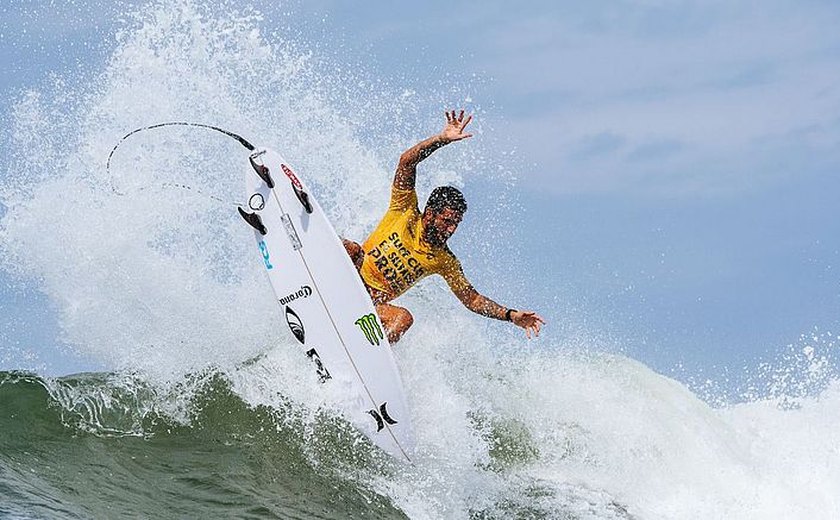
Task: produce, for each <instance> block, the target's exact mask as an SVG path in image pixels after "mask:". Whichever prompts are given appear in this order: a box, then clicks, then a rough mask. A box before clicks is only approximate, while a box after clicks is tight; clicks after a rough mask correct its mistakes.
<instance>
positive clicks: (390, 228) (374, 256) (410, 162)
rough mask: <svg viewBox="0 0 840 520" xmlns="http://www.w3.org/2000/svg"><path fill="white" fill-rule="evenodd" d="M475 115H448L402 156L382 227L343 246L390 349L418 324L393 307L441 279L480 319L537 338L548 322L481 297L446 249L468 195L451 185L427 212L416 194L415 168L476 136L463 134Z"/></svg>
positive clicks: (439, 192)
mask: <svg viewBox="0 0 840 520" xmlns="http://www.w3.org/2000/svg"><path fill="white" fill-rule="evenodd" d="M470 121H472V116H471V115H470V116H467V117H466V119H465V118H464V111H463V110H461V112H460V113H459V114H457V115H456V114H455V111H454V110H453V111H451V112H447V113H446V126H444V128H443V130H442V131H441V132H440V133H439V134H437V135H434V136H432V137H429V138H428V139H426V140H424V141H421V142H419V143H417V144H416V145H414V146H412V147H411V148H409V149H408V150H406V151H405V152H403V154H402V155H401V156H400V162H399V165H398V166H397V171H396V175H394V183H393V185H392V186H391V202H390V204H389V206H388V211H387V212H386V213H385V216H384V217H382V220H381V221H380V222H379V225H378V226H377V227H376V229H375V230H374V231H373V233H371V235H370V236H369V237H368V239H367V240H366V241H365V243H364V244H363V245H361V246H360V245H359V244H357V243H356V242H353V241H350V240H344V247H345V248H346V249H347V253H348V254H349V255H350V258H352V259H353V263H354V264H355V265H356V267H357V268H358V269H359V274H360V276H361V278H362V281H363V282H364V284H365V287H366V288H367V290H368V293H369V294H370V297H371V299H372V300H373V304H374V306H375V307H376V312H377V313H378V314H379V319H380V320H381V321H382V325H383V326H384V327H385V330H386V332H387V334H388V341H390V342H391V343H392V344H393V343H396V342H397V341H399V339H400V338H401V337H402V335H403V334H404V333H405V332H406V331H407V330H408V329H409V327H411V325H412V324H413V323H414V318H413V317H412V315H411V313H410V312H409V311H408V309H405V308H403V307H399V306H397V305H393V304H391V303H389V302H390V301H391V300H393V299H395V298H397V297H398V296H400V295H401V294H403V293H404V292H405V291H407V290H408V289H409V288H410V287H412V286H413V285H414V284H416V283H417V282H418V281H419V280H421V279H422V278H424V277H426V276H428V275H430V274H438V275H440V276H442V277H443V278H444V280H446V283H447V284H448V285H449V288H450V289H451V290H452V292H453V293H454V294H455V296H456V297H457V298H458V300H460V301H461V303H463V304H464V306H465V307H466V308H467V309H469V310H471V311H473V312H475V313H477V314H480V315H482V316H487V317H488V318H495V319H497V320H502V321H510V322H512V323H513V324H514V325H516V326H518V327H521V328H523V329H525V335H526V336H527V337H528V338H530V337H531V336H532V335H534V336H539V333H540V327H541V326H542V325H544V324H545V321H544V320H543V319H542V318H541V317H540V316H539V315H538V314H536V313H534V312H531V311H519V310H516V309H512V308H510V307H504V306H502V305H499V304H498V303H496V302H494V301H493V300H491V299H490V298H488V297H486V296H484V295H482V294H480V293H479V292H478V291H477V290H475V288H474V287H473V286H472V284H471V283H470V282H469V281H468V280H467V278H466V276H465V275H464V271H463V269H462V268H461V263H460V262H459V261H458V259H457V258H456V257H455V255H454V254H453V253H452V251H451V250H450V249H449V247H448V246H447V244H446V242H447V240H449V237H451V236H452V234H453V233H455V230H456V229H457V228H458V224H460V223H461V220H462V219H463V218H464V213H465V212H466V211H467V203H466V200H465V199H464V195H463V194H462V193H461V192H460V191H459V190H458V189H457V188H453V187H452V186H439V187H437V188H435V189H434V190H433V191H432V193H431V195H430V196H429V199H428V201H427V202H426V207H425V208H424V209H423V212H422V213H421V212H420V209H419V206H418V202H417V192H416V191H415V179H416V176H417V165H418V164H419V163H420V162H421V161H423V160H424V159H425V158H427V157H428V156H429V155H431V154H432V153H433V152H434V151H435V150H437V149H438V148H440V147H442V146H445V145H447V144H449V143H454V142H455V141H461V140H463V139H467V138H469V137H472V134H469V133H465V132H464V129H465V128H466V127H467V125H468V124H469V123H470Z"/></svg>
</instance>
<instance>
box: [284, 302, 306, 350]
mask: <svg viewBox="0 0 840 520" xmlns="http://www.w3.org/2000/svg"><path fill="white" fill-rule="evenodd" d="M286 323H288V324H289V330H291V331H292V334H294V336H295V337H296V338H297V340H298V341H300V342H301V344H303V343H306V341H305V340H306V331H305V330H304V329H303V322H302V321H301V320H300V317H299V316H298V315H297V314H296V313H295V311H293V310H292V309H291V307H286Z"/></svg>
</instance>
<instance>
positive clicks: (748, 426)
mask: <svg viewBox="0 0 840 520" xmlns="http://www.w3.org/2000/svg"><path fill="white" fill-rule="evenodd" d="M243 12H245V14H242V13H243ZM126 19H127V21H126V23H125V27H124V28H122V29H121V30H120V31H119V33H118V34H115V35H107V36H108V37H111V36H113V41H114V49H113V52H112V54H111V56H110V58H109V59H108V61H107V62H106V63H104V64H103V68H102V70H101V71H98V72H95V73H91V74H92V77H89V78H74V80H75V81H74V82H73V85H78V87H73V88H68V87H67V85H66V84H65V83H63V82H61V81H58V82H56V83H55V84H50V85H45V86H42V87H41V88H40V89H32V90H30V91H28V92H25V93H23V94H21V96H20V97H19V98H18V99H16V101H15V104H14V107H13V116H12V120H11V121H10V128H11V129H12V131H11V132H10V134H9V136H10V137H9V142H8V149H6V150H4V151H5V152H7V153H5V154H4V160H5V162H6V164H5V170H6V175H4V176H3V177H2V181H0V182H1V183H0V203H2V205H3V206H4V207H5V209H6V211H5V213H4V214H3V215H2V219H0V267H2V268H3V269H4V271H6V272H7V273H9V274H11V275H14V276H16V277H18V278H19V279H20V280H22V282H21V283H23V284H25V285H26V286H27V288H28V289H30V290H37V291H39V292H41V293H42V294H43V295H44V296H45V297H46V298H47V299H48V300H49V302H50V303H51V305H53V306H54V307H55V312H56V314H57V320H58V324H59V327H60V329H61V334H62V340H63V341H66V343H67V344H69V345H71V346H72V348H73V349H75V350H76V351H78V352H79V353H80V354H81V355H83V356H85V357H87V358H89V359H93V360H96V362H97V363H100V364H101V366H104V367H108V369H109V370H110V371H109V372H103V373H96V374H82V375H76V376H68V377H63V378H47V377H44V376H41V375H36V374H27V373H20V372H6V373H2V374H1V375H0V448H2V449H0V495H3V496H4V497H10V498H9V499H8V500H4V501H3V502H2V504H0V515H5V516H10V517H18V518H44V517H47V518H87V517H120V516H128V517H131V516H149V517H173V516H174V517H185V516H199V515H204V516H208V517H242V518H272V517H278V518H349V517H354V518H404V517H408V518H413V519H425V518H452V519H482V520H483V519H495V518H569V519H578V518H579V519H591V518H599V519H628V518H697V517H700V518H744V519H749V518H809V519H810V518H834V517H838V516H840V503H838V502H837V500H836V498H834V497H835V495H836V493H835V492H834V491H835V490H836V489H837V488H838V487H840V474H838V473H837V469H836V468H838V467H840V464H837V462H838V454H837V450H836V446H838V445H840V438H838V435H840V434H838V430H837V428H836V426H835V425H836V424H837V422H838V420H840V417H838V410H840V406H838V404H840V383H838V380H837V377H836V374H833V373H830V372H823V375H822V376H821V377H822V379H821V380H820V386H819V389H817V390H816V391H811V390H809V391H808V392H804V393H801V394H796V395H794V396H793V398H792V399H787V400H786V401H785V402H784V404H783V406H780V405H779V400H778V399H775V398H774V399H765V398H764V397H762V396H760V395H759V396H755V397H754V398H752V399H751V400H750V401H749V402H746V403H743V404H739V405H734V406H725V407H717V408H713V407H710V406H709V405H708V404H707V402H706V401H704V400H701V399H699V398H698V397H697V396H696V395H695V394H694V393H692V392H691V391H689V390H688V389H687V388H686V387H684V386H683V385H681V384H679V383H678V382H676V381H674V380H672V379H669V378H666V377H663V376H661V375H659V374H656V373H654V372H652V371H651V370H649V369H648V368H647V367H645V366H643V365H641V364H639V363H636V362H634V361H632V360H629V359H627V358H625V357H622V356H620V355H609V354H605V353H600V352H598V351H597V349H594V348H592V346H591V345H590V344H589V343H588V342H587V341H586V339H585V338H551V337H550V336H549V337H547V338H543V339H542V340H541V343H539V344H538V345H537V346H536V347H534V346H531V347H527V348H526V347H524V346H523V345H522V342H521V339H520V338H518V337H514V336H513V335H511V334H510V331H509V330H507V329H502V328H499V326H498V324H495V323H488V322H486V321H482V320H479V319H476V318H473V317H472V316H469V315H467V312H466V311H464V310H463V309H461V308H460V307H459V306H458V303H457V302H454V301H453V299H452V298H451V296H450V295H449V294H448V292H447V290H446V288H445V287H444V286H443V285H442V284H441V283H440V282H439V281H437V280H429V281H428V283H425V284H423V285H422V286H421V287H418V288H417V289H416V290H413V291H412V292H411V293H410V294H407V295H406V296H405V297H403V299H402V300H401V302H402V303H403V304H404V305H406V306H407V307H409V308H410V309H411V310H412V312H413V313H414V316H415V325H414V327H413V328H412V330H411V331H410V333H409V334H408V335H407V336H406V337H405V338H404V339H403V340H402V341H401V342H400V344H399V345H398V347H396V350H395V354H396V357H397V362H398V365H399V369H400V371H401V374H402V376H403V379H404V382H405V386H406V392H407V395H408V398H409V407H410V409H411V413H412V415H413V416H412V423H413V424H414V425H416V429H417V440H418V453H417V455H416V463H415V464H414V465H411V466H403V465H400V464H398V463H396V462H395V461H393V460H391V459H389V458H388V457H387V456H386V455H384V454H382V453H381V452H379V451H378V450H376V449H375V448H373V447H372V446H371V445H370V444H369V443H368V441H367V440H366V439H365V438H364V437H363V436H361V435H360V434H359V433H358V432H356V431H355V430H354V429H353V428H352V427H350V426H349V425H348V423H347V422H346V421H344V420H343V419H342V415H341V409H342V398H343V396H342V395H340V393H339V390H338V389H336V388H333V387H331V386H330V385H322V384H320V383H319V381H318V378H317V375H316V374H315V373H314V371H313V370H312V369H311V366H310V365H309V361H308V360H307V359H306V357H305V356H304V355H303V354H302V353H301V352H300V351H299V350H298V348H297V347H296V345H295V343H294V341H293V340H291V339H289V338H288V337H287V336H288V335H287V334H286V333H285V330H284V326H283V324H282V323H281V322H280V318H279V313H277V312H276V305H275V301H274V297H273V295H272V294H271V289H270V287H269V285H268V283H267V282H266V280H265V278H264V273H263V272H262V269H261V264H260V263H259V259H258V258H257V255H255V254H254V251H253V237H252V236H251V232H250V231H249V230H248V229H247V228H246V227H245V226H244V225H243V224H242V223H241V222H240V221H239V217H238V216H237V215H236V212H235V211H234V210H233V206H232V204H230V203H228V202H226V203H219V202H218V200H216V199H221V200H223V201H229V202H235V201H236V200H237V198H238V197H239V196H240V195H241V193H242V179H241V175H242V173H243V169H245V168H247V164H244V163H243V161H241V160H240V159H239V158H237V156H236V155H235V153H234V152H232V150H233V149H234V147H235V146H234V145H231V146H233V147H232V148H228V147H227V146H228V143H227V141H226V140H224V139H221V140H217V139H215V137H212V136H209V135H206V134H197V133H195V132H192V131H188V130H175V131H171V132H169V131H167V132H163V131H161V132H160V133H151V132H150V133H146V134H143V136H142V137H141V136H137V137H136V138H134V140H132V141H130V142H126V143H125V144H124V146H123V147H121V149H120V151H119V156H115V158H114V161H113V162H112V172H113V174H112V175H110V176H109V175H108V174H107V173H106V171H105V168H104V161H105V158H106V157H107V154H108V151H109V150H110V149H111V147H112V146H113V144H114V143H115V142H116V140H117V139H119V138H120V137H121V136H123V135H125V133H127V132H128V131H130V130H132V129H134V128H137V127H141V126H144V125H147V124H153V123H157V122H161V121H169V120H192V121H198V122H204V123H210V124H213V123H215V124H222V123H224V126H225V127H228V128H231V129H235V130H237V132H238V133H241V134H242V135H243V136H246V137H248V138H249V139H250V140H252V141H258V142H261V143H265V144H269V145H272V146H276V147H278V148H279V149H281V150H283V152H284V155H285V156H287V157H288V158H290V160H293V162H294V163H295V165H296V167H297V168H298V169H299V170H300V171H302V172H306V175H307V179H311V182H312V185H313V188H314V191H316V193H317V195H318V197H319V199H320V200H321V202H322V205H323V206H324V207H325V208H328V211H329V212H330V215H329V216H330V219H331V220H332V222H333V223H334V225H335V227H336V229H338V230H339V231H340V233H341V234H343V235H345V236H348V237H354V238H359V237H362V235H363V234H364V232H365V231H366V230H370V229H371V228H372V226H373V224H374V223H375V222H376V220H377V219H378V218H379V217H380V216H381V211H382V209H383V208H385V207H386V205H387V197H388V186H389V181H390V178H391V175H392V167H393V164H392V163H393V161H394V159H395V157H396V156H397V154H398V153H399V152H400V151H401V149H402V148H403V147H404V146H405V143H410V142H413V141H414V140H416V139H417V135H418V132H419V131H420V130H419V129H423V128H426V129H428V128H435V127H437V126H438V124H439V122H438V121H437V119H436V118H435V119H431V116H429V118H427V116H418V115H417V114H420V113H423V114H426V113H428V114H436V113H438V107H439V106H451V105H462V104H466V103H468V98H469V95H468V94H469V85H459V86H458V88H449V87H451V85H447V88H445V89H444V88H442V91H445V92H442V93H435V94H432V95H430V96H429V97H426V98H423V97H422V96H419V95H417V94H416V93H413V91H412V90H411V88H410V87H411V82H410V80H393V83H389V82H388V81H386V80H381V79H378V78H374V77H373V74H372V73H370V72H368V71H365V69H364V68H363V67H362V68H360V67H359V66H358V64H355V63H345V62H342V60H341V58H340V57H337V58H324V57H319V56H318V55H317V53H316V52H314V51H313V50H312V49H313V48H315V47H314V46H313V45H311V44H310V43H308V42H306V41H305V40H300V39H298V40H295V39H293V38H292V37H289V36H288V34H289V33H288V32H279V31H273V30H271V28H270V27H267V23H266V22H265V20H264V18H263V17H262V16H260V15H259V14H258V13H256V12H253V11H250V10H247V9H246V10H245V11H243V10H242V9H240V6H239V5H235V6H233V5H230V4H228V3H225V2H215V3H214V2H206V3H205V2H193V1H190V0H176V1H174V2H162V1H161V2H151V3H149V4H147V5H146V6H144V8H143V10H142V11H141V12H138V13H126ZM289 25H291V24H289ZM292 34H294V33H292ZM103 38H104V36H103ZM452 92H456V94H454V95H453V94H452ZM446 154H447V157H446V160H445V161H437V162H435V161H428V162H429V164H426V163H424V170H423V175H421V176H420V179H419V182H420V185H419V191H420V192H421V195H422V194H423V193H427V192H428V191H429V190H430V188H431V187H432V186H434V185H437V184H443V183H454V184H462V183H463V179H464V177H465V176H468V175H470V174H471V172H472V171H473V170H474V169H475V168H479V167H482V168H483V167H486V166H487V165H488V164H492V165H493V166H494V168H485V169H487V170H488V171H489V173H482V178H481V182H482V183H486V184H487V185H493V186H494V189H496V188H498V189H497V191H498V193H499V194H500V195H499V197H497V201H498V202H497V203H498V204H499V206H498V207H494V208H490V210H489V211H488V212H487V213H486V215H485V216H483V217H482V216H479V217H477V218H479V219H485V220H484V221H482V224H486V226H485V227H486V230H488V231H489V232H492V234H493V239H494V240H498V239H500V236H503V234H504V233H505V232H510V231H509V230H508V231H506V230H507V229H508V228H510V227H511V226H505V225H504V221H503V220H501V221H498V220H496V219H497V218H501V219H504V215H507V214H509V213H510V210H511V208H510V207H507V206H505V204H513V203H512V202H511V200H512V198H513V197H511V196H510V191H509V190H510V182H509V181H510V171H509V170H510V169H511V168H512V169H515V168H516V165H515V164H500V163H498V161H497V156H498V154H495V153H493V151H492V150H489V149H488V148H482V146H481V144H480V143H479V142H476V143H471V146H470V147H459V148H453V149H452V150H448V149H447V150H446ZM491 154H492V155H491ZM508 155H509V157H512V155H510V154H508ZM510 160H511V161H512V160H513V159H510ZM174 184H179V185H184V186H190V187H192V188H195V189H193V190H186V189H178V188H173V187H172V186H173V185H174ZM197 190H200V191H201V192H202V193H205V194H207V195H212V196H213V197H214V198H211V197H207V196H204V195H202V194H201V193H199V192H198V191H197ZM117 192H119V193H124V194H125V195H119V194H118V193H117ZM500 216H501V217H500ZM488 234H489V233H488ZM484 239H486V236H485V237H484V238H474V239H473V238H466V239H464V240H466V244H467V245H468V246H469V247H465V249H468V250H471V251H475V252H476V253H475V254H476V255H478V254H480V253H481V254H483V253H485V252H487V251H489V250H492V243H484V242H483V240H484ZM479 252H480V253H479ZM505 283H506V282H504V281H501V280H500V281H498V282H497V285H496V286H495V287H493V288H492V289H493V292H494V293H496V292H498V293H505V292H507V293H511V292H516V291H515V290H516V287H511V286H506V285H504V284H505ZM510 283H513V282H510ZM520 292H521V291H520ZM243 360H249V361H247V362H245V361H243ZM809 366H810V365H809Z"/></svg>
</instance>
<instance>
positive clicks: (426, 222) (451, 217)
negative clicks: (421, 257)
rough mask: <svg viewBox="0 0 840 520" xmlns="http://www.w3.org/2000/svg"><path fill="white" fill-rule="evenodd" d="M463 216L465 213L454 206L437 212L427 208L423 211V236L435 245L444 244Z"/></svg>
mask: <svg viewBox="0 0 840 520" xmlns="http://www.w3.org/2000/svg"><path fill="white" fill-rule="evenodd" d="M463 218H464V214H463V213H461V212H459V211H457V210H454V209H452V208H443V209H442V210H440V211H437V212H436V211H433V210H431V209H427V210H426V211H425V212H424V213H423V238H424V239H425V240H426V242H428V243H429V244H431V245H433V246H442V245H444V244H446V241H447V240H449V237H451V236H452V234H453V233H455V230H456V229H458V224H460V223H461V219H463Z"/></svg>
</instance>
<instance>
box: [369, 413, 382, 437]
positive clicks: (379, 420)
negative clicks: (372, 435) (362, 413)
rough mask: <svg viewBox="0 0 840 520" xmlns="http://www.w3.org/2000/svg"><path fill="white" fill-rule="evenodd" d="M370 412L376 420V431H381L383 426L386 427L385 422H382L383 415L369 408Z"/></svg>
mask: <svg viewBox="0 0 840 520" xmlns="http://www.w3.org/2000/svg"><path fill="white" fill-rule="evenodd" d="M368 413H369V414H370V415H371V417H373V418H374V419H375V420H376V432H377V433H379V432H381V431H382V428H384V427H385V423H383V422H382V417H380V416H379V412H377V411H376V410H368Z"/></svg>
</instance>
